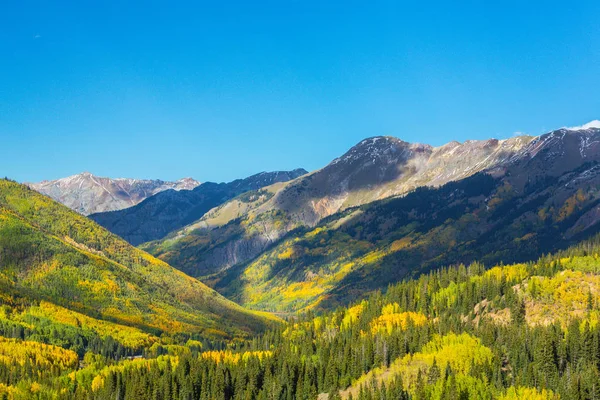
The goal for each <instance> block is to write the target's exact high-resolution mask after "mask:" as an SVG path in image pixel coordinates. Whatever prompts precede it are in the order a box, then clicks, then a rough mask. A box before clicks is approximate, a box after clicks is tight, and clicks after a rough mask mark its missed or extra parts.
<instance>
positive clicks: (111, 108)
mask: <svg viewBox="0 0 600 400" xmlns="http://www.w3.org/2000/svg"><path fill="white" fill-rule="evenodd" d="M124 3H127V4H124ZM490 3H496V4H495V5H491V4H490ZM599 17H600V2H598V1H573V2H566V1H561V2H552V1H522V0H520V1H495V2H491V1H475V2H455V1H445V2H437V1H429V2H426V1H425V2H416V1H415V2H413V1H411V2H403V1H390V2H382V1H343V2H334V1H323V0H319V1H312V0H304V1H287V0H276V1H259V0H256V1H231V0H230V1H221V2H219V1H214V2H205V1H194V2H189V3H185V2H180V1H171V2H166V1H165V2H153V1H150V2H148V1H143V2H139V3H136V2H133V1H108V0H106V1H96V2H91V1H69V2H66V1H28V0H6V1H2V2H0V60H1V62H0V175H2V176H4V175H6V176H9V177H11V178H13V179H17V180H19V181H37V180H42V179H55V178H59V177H63V176H67V175H72V174H75V173H78V172H81V171H86V170H87V171H90V172H92V173H94V174H97V175H101V176H111V177H137V178H162V179H177V178H180V177H183V176H192V177H194V178H196V179H199V180H202V181H207V180H212V181H227V180H231V179H234V178H237V177H244V176H247V175H250V174H252V173H256V172H259V171H263V170H278V169H291V168H296V167H304V168H306V169H309V170H313V169H316V168H319V167H321V166H323V165H325V164H327V163H328V162H329V161H331V159H333V158H334V157H336V156H338V155H341V154H342V153H343V152H344V151H346V150H347V149H348V148H349V147H351V146H352V145H354V144H355V143H357V142H358V141H360V140H361V139H363V138H365V137H369V136H375V135H392V136H396V137H399V138H401V139H403V140H406V141H411V142H425V143H430V144H432V145H439V144H442V143H445V142H448V141H450V140H459V141H464V140H467V139H484V138H489V137H497V138H506V137H509V136H511V135H513V134H514V133H515V132H526V133H530V134H540V133H542V132H544V131H546V130H550V129H553V128H558V127H561V126H565V125H567V126H570V125H581V124H583V123H586V122H588V121H589V120H592V119H600V95H599V89H600V22H599V21H600V18H599Z"/></svg>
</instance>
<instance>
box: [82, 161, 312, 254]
mask: <svg viewBox="0 0 600 400" xmlns="http://www.w3.org/2000/svg"><path fill="white" fill-rule="evenodd" d="M304 174H306V171H305V170H303V169H295V170H293V171H277V172H262V173H260V174H256V175H252V176H250V177H248V178H245V179H237V180H235V181H232V182H229V183H213V182H206V183H203V184H201V185H199V186H198V187H196V188H195V189H194V190H189V191H188V190H186V191H179V192H177V191H173V190H168V191H165V192H161V193H158V194H157V195H155V196H152V197H150V198H148V199H146V200H145V201H143V202H142V203H140V204H138V205H136V206H134V207H131V208H128V209H124V210H119V211H114V212H109V213H99V214H93V215H90V218H92V219H93V220H94V221H96V222H97V223H99V224H100V225H102V226H104V227H105V228H106V229H108V230H109V231H111V232H113V233H116V234H117V235H119V236H121V237H122V238H124V239H125V240H127V241H128V242H129V243H131V244H133V245H138V244H140V243H143V242H147V241H150V240H156V239H160V238H162V237H164V236H165V235H167V234H168V233H169V232H171V231H173V230H176V229H179V228H181V227H183V226H185V225H187V224H189V223H191V222H193V221H195V220H197V219H198V218H200V217H202V215H204V213H205V212H207V211H208V210H210V209H211V208H213V207H216V206H218V205H220V204H222V203H224V202H226V201H227V200H229V199H231V198H233V197H235V196H237V195H239V194H242V193H244V192H248V191H251V190H258V189H260V188H262V187H265V186H269V185H271V184H274V183H276V182H285V181H289V180H291V179H294V178H297V177H298V176H301V175H304Z"/></svg>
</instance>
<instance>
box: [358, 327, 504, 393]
mask: <svg viewBox="0 0 600 400" xmlns="http://www.w3.org/2000/svg"><path fill="white" fill-rule="evenodd" d="M492 359H493V353H492V351H491V350H490V349H489V348H487V347H485V346H483V345H482V344H481V342H480V340H479V339H478V338H476V337H473V336H471V335H469V334H467V333H462V334H460V335H456V334H454V333H450V334H448V335H445V336H438V335H436V336H434V337H433V339H432V340H431V341H430V342H429V343H427V344H426V345H425V346H423V348H422V349H421V351H420V352H418V353H414V354H412V355H411V354H407V355H406V356H404V357H402V358H399V359H397V360H396V361H394V362H393V363H392V364H391V365H390V366H389V367H388V368H375V369H374V370H371V371H370V372H369V373H367V374H365V375H363V376H362V377H360V378H359V379H358V380H357V381H355V382H354V383H353V385H352V387H354V388H356V387H359V386H360V385H361V384H365V383H368V382H371V381H372V380H373V379H375V380H376V381H379V382H381V381H389V380H391V379H394V378H396V377H398V376H399V377H400V378H401V379H402V381H403V384H404V387H406V388H408V389H409V391H411V392H414V389H415V384H416V381H417V376H418V374H419V371H422V372H425V373H427V372H428V371H429V368H430V367H431V366H432V365H433V361H434V360H435V361H436V364H437V366H438V367H439V368H440V370H442V371H444V370H445V368H446V366H447V365H448V364H449V365H450V367H451V368H452V371H454V373H456V374H457V375H468V374H469V372H470V370H471V367H473V366H479V365H486V364H489V363H491V362H492ZM413 394H414V393H413Z"/></svg>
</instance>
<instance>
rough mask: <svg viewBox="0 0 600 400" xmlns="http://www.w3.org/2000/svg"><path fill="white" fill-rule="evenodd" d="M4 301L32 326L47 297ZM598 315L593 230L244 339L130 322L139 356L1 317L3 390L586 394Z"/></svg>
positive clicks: (598, 356)
mask: <svg viewBox="0 0 600 400" xmlns="http://www.w3.org/2000/svg"><path fill="white" fill-rule="evenodd" d="M3 309H4V313H3V315H2V316H1V321H2V324H3V325H2V326H5V327H6V326H9V325H10V324H16V323H17V322H16V321H23V322H22V323H23V324H24V323H25V321H28V322H27V324H29V325H30V326H32V325H35V324H36V322H35V321H36V320H35V319H32V317H31V316H34V315H41V314H45V315H49V314H52V313H54V312H55V311H56V310H53V309H52V307H50V309H49V308H48V306H47V305H43V304H42V305H41V306H40V307H39V308H37V309H30V310H28V311H23V312H21V313H16V312H15V311H10V309H11V307H10V306H8V305H7V306H4V308H3ZM40 313H41V314H40ZM28 315H29V316H28ZM66 319H67V320H68V318H66ZM599 320H600V239H595V240H593V241H589V242H585V243H582V244H581V245H579V246H576V247H572V248H570V249H569V250H566V251H563V252H560V253H557V254H556V255H553V256H545V257H542V258H540V259H539V260H538V261H536V262H529V263H523V264H511V265H501V266H496V267H493V268H491V269H487V270H486V269H485V268H484V266H483V265H482V264H479V263H473V264H471V265H468V266H464V265H459V266H456V267H449V268H443V269H440V270H438V271H433V272H431V273H429V274H425V275H422V276H421V277H419V278H418V279H411V280H406V281H404V282H401V283H398V284H395V285H393V286H390V287H389V288H388V289H387V290H386V292H385V293H375V294H372V295H371V296H369V297H368V298H366V299H364V300H361V301H358V302H356V303H354V304H352V305H351V306H350V307H348V308H339V309H337V310H336V311H333V312H329V313H325V314H321V315H314V314H312V313H307V314H304V315H303V316H301V317H300V318H293V319H291V320H290V321H289V322H288V323H287V324H285V325H283V326H281V327H277V328H275V329H274V330H270V331H268V332H266V333H264V334H262V335H259V336H256V337H255V338H252V339H250V340H244V341H234V342H229V343H216V342H212V343H211V342H207V341H204V343H201V342H199V341H195V340H187V338H186V337H185V335H183V336H180V337H174V338H170V339H169V341H170V343H167V342H166V339H165V338H160V339H159V338H154V337H142V336H139V335H138V336H137V337H136V336H135V335H133V334H132V337H131V338H130V339H129V340H136V341H137V343H138V344H139V345H140V346H142V347H143V349H144V350H143V354H144V357H143V358H139V359H123V358H122V357H121V358H120V357H119V356H116V354H115V353H114V352H110V351H106V348H104V350H102V351H103V354H99V353H100V350H101V349H100V348H93V347H90V348H88V351H87V352H86V353H85V356H84V357H83V358H82V359H81V360H80V362H79V363H78V362H77V352H76V351H73V350H69V349H67V347H68V346H65V345H64V344H60V343H56V342H48V337H47V336H43V335H41V336H37V335H32V334H31V330H27V329H24V330H21V331H19V330H18V329H17V330H15V329H12V330H11V329H6V328H4V330H3V333H4V336H7V337H11V336H12V337H15V338H14V339H2V340H0V354H1V355H2V357H0V380H1V382H2V386H0V393H3V395H4V396H5V397H7V398H16V399H29V398H49V397H55V398H65V399H67V398H68V399H89V398H92V399H114V398H120V399H140V398H144V399H173V398H177V399H207V400H208V399H255V398H256V399H317V398H319V399H322V400H324V399H340V398H343V399H350V398H351V399H361V400H362V399H371V400H372V399H378V400H382V399H449V400H450V399H452V400H454V399H558V398H560V399H573V400H575V399H578V400H579V399H596V398H598V396H600V372H599V368H600V326H599V324H598V321H599ZM84 324H87V321H84ZM65 325H66V326H68V322H65ZM82 326H83V324H82ZM78 329H82V328H78ZM94 329H98V332H101V331H102V330H103V329H102V328H98V327H96V328H94ZM11 332H17V334H16V335H13V334H11ZM134 338H135V339H134ZM40 342H46V343H48V344H40ZM33 357H35V358H33Z"/></svg>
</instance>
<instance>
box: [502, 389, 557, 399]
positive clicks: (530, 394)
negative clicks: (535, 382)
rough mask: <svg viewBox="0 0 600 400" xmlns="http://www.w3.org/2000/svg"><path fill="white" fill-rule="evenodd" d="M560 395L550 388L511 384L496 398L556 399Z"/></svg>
mask: <svg viewBox="0 0 600 400" xmlns="http://www.w3.org/2000/svg"><path fill="white" fill-rule="evenodd" d="M559 398H560V397H559V396H558V395H557V394H554V393H553V392H552V391H551V390H546V389H542V390H541V391H539V390H537V389H536V388H529V387H523V386H521V387H518V388H515V387H514V386H511V387H510V388H508V390H507V391H506V394H503V395H501V396H499V397H498V400H558V399H559Z"/></svg>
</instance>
